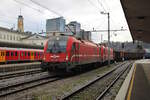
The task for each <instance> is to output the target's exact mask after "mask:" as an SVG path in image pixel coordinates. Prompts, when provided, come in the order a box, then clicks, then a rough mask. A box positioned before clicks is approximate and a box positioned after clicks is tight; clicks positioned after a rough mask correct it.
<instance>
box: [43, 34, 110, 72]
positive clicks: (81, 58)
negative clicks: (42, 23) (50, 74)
mask: <svg viewBox="0 0 150 100" xmlns="http://www.w3.org/2000/svg"><path fill="white" fill-rule="evenodd" d="M112 52H113V51H112V49H111V54H113V53H112ZM111 57H112V58H113V56H111ZM107 60H108V48H107V47H104V46H102V45H98V44H95V43H93V42H89V41H86V40H80V39H77V38H75V37H73V36H53V37H50V38H49V40H48V41H47V43H46V45H45V47H44V57H43V61H42V63H41V68H42V69H44V70H47V69H57V68H58V69H61V68H63V69H66V70H70V69H72V68H74V67H76V66H78V65H84V64H92V63H94V64H95V63H96V64H97V63H98V64H100V63H102V62H106V61H107Z"/></svg>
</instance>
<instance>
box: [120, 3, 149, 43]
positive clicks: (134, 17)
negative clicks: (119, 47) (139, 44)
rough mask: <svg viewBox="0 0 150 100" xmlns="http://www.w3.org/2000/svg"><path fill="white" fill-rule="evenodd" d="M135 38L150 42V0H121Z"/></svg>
mask: <svg viewBox="0 0 150 100" xmlns="http://www.w3.org/2000/svg"><path fill="white" fill-rule="evenodd" d="M121 4H122V7H123V10H124V13H125V17H126V19H127V22H128V25H129V29H130V31H131V35H132V38H133V40H139V41H143V42H147V43H150V0H121Z"/></svg>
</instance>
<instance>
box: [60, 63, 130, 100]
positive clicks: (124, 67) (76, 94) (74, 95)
mask: <svg viewBox="0 0 150 100" xmlns="http://www.w3.org/2000/svg"><path fill="white" fill-rule="evenodd" d="M130 64H131V63H123V64H121V65H118V66H117V67H116V68H114V69H112V70H111V71H109V72H107V73H105V74H104V75H102V76H100V77H99V76H98V77H97V78H95V79H94V80H92V81H90V82H89V83H87V84H86V85H84V86H82V87H80V88H78V89H77V90H75V91H73V92H71V93H68V94H67V95H65V96H64V97H62V98H61V99H62V100H70V99H73V100H74V99H79V98H80V95H82V94H80V93H83V92H87V91H90V90H88V89H90V87H91V86H92V85H94V84H96V83H97V82H101V81H102V79H104V78H106V77H112V73H114V72H115V71H117V70H119V69H120V68H122V69H121V70H120V71H119V72H118V73H117V75H115V76H113V77H114V78H113V80H112V81H111V82H109V84H107V85H106V84H105V88H104V85H103V87H102V88H103V90H102V92H101V93H99V95H97V96H96V97H95V99H96V100H100V99H102V98H103V96H104V95H105V94H106V93H107V92H108V90H109V89H110V88H111V87H112V86H113V85H114V84H115V82H116V81H117V80H118V79H119V77H120V76H121V75H122V74H123V73H124V72H125V71H126V70H127V69H128V68H129V67H128V66H129V65H130ZM120 66H122V67H120ZM95 89H97V87H96V88H95ZM86 95H88V94H86ZM82 99H83V98H82ZM84 99H85V98H84ZM92 99H93V98H92Z"/></svg>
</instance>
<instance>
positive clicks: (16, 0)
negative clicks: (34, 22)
mask: <svg viewBox="0 0 150 100" xmlns="http://www.w3.org/2000/svg"><path fill="white" fill-rule="evenodd" d="M14 1H15V2H17V3H19V4H22V5H24V6H26V7H29V8H31V9H33V10H35V11H37V12H40V13H44V12H42V11H41V10H40V9H37V8H34V7H32V6H30V5H28V4H26V3H23V2H21V1H18V0H14Z"/></svg>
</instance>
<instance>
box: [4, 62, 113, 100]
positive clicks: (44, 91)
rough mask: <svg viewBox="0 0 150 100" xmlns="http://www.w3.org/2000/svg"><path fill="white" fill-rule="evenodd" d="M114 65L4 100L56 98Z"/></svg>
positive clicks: (46, 99)
mask: <svg viewBox="0 0 150 100" xmlns="http://www.w3.org/2000/svg"><path fill="white" fill-rule="evenodd" d="M114 67H116V66H115V64H112V65H111V66H110V67H106V66H104V67H101V68H98V69H95V70H92V71H89V72H86V73H83V74H80V75H76V76H72V77H68V78H65V79H62V80H58V81H56V82H53V83H50V84H45V85H43V86H40V87H36V88H33V89H29V90H26V91H23V92H20V93H18V94H14V95H10V96H7V97H5V98H4V100H56V99H59V98H61V97H62V96H64V95H67V94H68V93H70V92H71V91H74V90H76V89H78V88H79V87H81V86H83V85H84V84H86V83H87V82H89V80H92V79H93V78H95V77H96V76H101V75H102V74H104V73H105V72H107V71H109V70H111V69H113V68H114Z"/></svg>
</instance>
